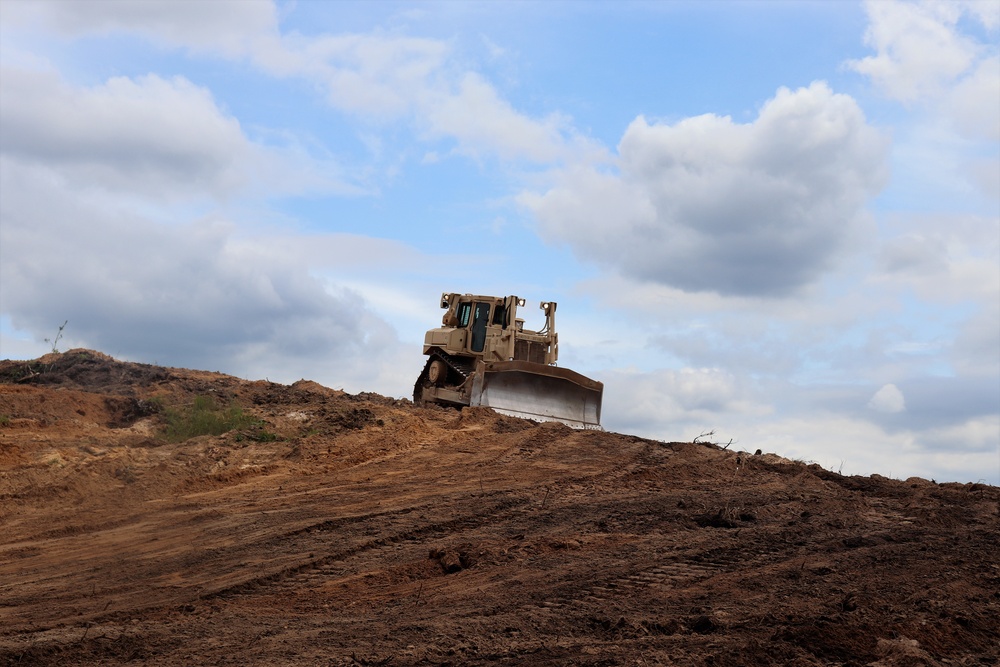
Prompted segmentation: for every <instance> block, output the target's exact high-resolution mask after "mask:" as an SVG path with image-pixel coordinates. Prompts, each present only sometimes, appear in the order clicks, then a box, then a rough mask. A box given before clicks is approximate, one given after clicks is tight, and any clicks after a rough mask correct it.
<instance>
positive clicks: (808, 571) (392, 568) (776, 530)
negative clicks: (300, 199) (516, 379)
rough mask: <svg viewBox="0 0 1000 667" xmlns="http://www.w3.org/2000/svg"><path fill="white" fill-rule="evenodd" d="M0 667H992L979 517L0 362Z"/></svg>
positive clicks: (965, 495) (769, 462)
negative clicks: (133, 666)
mask: <svg viewBox="0 0 1000 667" xmlns="http://www.w3.org/2000/svg"><path fill="white" fill-rule="evenodd" d="M0 526H2V528H3V530H2V531H0V665H3V664H10V665H26V664H35V665H39V664H41V665H47V664H51V665H56V664H60V665H61V664H94V665H97V664H101V665H106V664H119V663H129V662H131V663H141V664H150V665H198V664H204V665H208V664H212V665H216V664H221V665H226V664H229V665H282V664H288V665H292V664H295V665H300V664H323V665H331V664H332V665H358V664H362V665H363V664H385V665H424V664H427V665H442V664H451V665H524V664H545V665H618V664H621V665H631V664H670V665H748V666H749V665H817V666H818V665H859V666H860V665H871V666H879V667H889V666H896V665H899V666H903V665H989V664H1000V652H998V649H997V641H996V638H997V637H998V636H1000V489H997V488H996V487H991V486H986V485H982V484H965V485H962V484H935V483H933V482H930V481H927V480H922V479H910V480H906V481H899V480H892V479H887V478H884V477H880V476H877V475H873V476H871V477H843V476H841V475H838V474H836V473H833V472H830V471H827V470H824V469H822V468H820V467H819V466H815V465H805V464H802V463H797V462H793V461H788V460H786V459H783V458H782V457H780V456H779V455H776V454H761V455H756V456H755V455H753V454H749V453H747V452H734V451H731V450H729V449H723V448H720V447H718V446H715V445H711V444H700V443H680V442H660V441H655V440H648V439H643V438H637V437H634V436H628V435H620V434H614V433H604V432H595V431H585V432H581V431H575V430H572V429H570V428H568V427H565V426H563V425H561V424H536V423H534V422H530V421H526V420H520V419H515V418H511V417H505V416H502V415H498V414H496V413H494V412H492V411H489V410H486V409H467V410H464V411H462V412H457V411H454V410H445V409H439V408H416V407H414V406H413V405H412V404H411V403H410V402H409V401H406V400H396V399H391V398H386V397H382V396H378V395H375V394H360V395H350V394H346V393H344V392H341V391H336V390H332V389H328V388H326V387H322V386H321V385H318V384H316V383H315V382H310V381H307V380H301V381H299V382H296V383H294V384H292V385H290V386H285V385H280V384H276V383H272V382H266V381H255V382H251V381H243V380H239V379H237V378H233V377H229V376H225V375H220V374H217V373H207V372H202V371H190V370H185V369H174V368H160V367H156V366H149V365H145V364H134V363H130V362H119V361H116V360H114V359H112V358H110V357H107V356H106V355H103V354H101V353H98V352H94V351H89V350H72V351H70V352H67V353H65V354H62V355H46V356H45V357H42V358H41V359H38V360H35V361H31V362H13V361H4V362H0Z"/></svg>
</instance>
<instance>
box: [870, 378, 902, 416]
mask: <svg viewBox="0 0 1000 667" xmlns="http://www.w3.org/2000/svg"><path fill="white" fill-rule="evenodd" d="M868 407H869V408H871V409H872V410H875V411H876V412H888V413H896V412H903V411H905V410H906V399H905V398H904V397H903V392H901V391H900V390H899V387H897V386H896V385H894V384H887V385H883V386H882V388H881V389H879V390H878V391H876V392H875V395H874V396H872V398H871V400H870V401H868Z"/></svg>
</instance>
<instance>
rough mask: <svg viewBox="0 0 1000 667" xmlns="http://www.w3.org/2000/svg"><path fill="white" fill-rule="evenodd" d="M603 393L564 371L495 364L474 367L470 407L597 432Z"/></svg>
mask: <svg viewBox="0 0 1000 667" xmlns="http://www.w3.org/2000/svg"><path fill="white" fill-rule="evenodd" d="M603 394H604V385H603V384H602V383H600V382H597V381H595V380H591V379H590V378H588V377H585V376H583V375H580V374H579V373H576V372H574V371H571V370H569V369H567V368H559V367H557V366H548V365H545V364H538V363H533V362H530V361H499V362H493V363H482V364H480V366H479V367H478V368H477V372H476V374H475V378H474V381H473V385H472V396H471V400H470V405H481V406H484V407H488V408H492V409H493V410H495V411H497V412H499V413H501V414H505V415H510V416H512V417H523V418H525V419H534V420H536V421H558V422H562V423H563V424H566V425H567V426H571V427H573V428H580V429H598V430H600V429H601V399H602V397H603Z"/></svg>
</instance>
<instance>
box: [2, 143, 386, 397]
mask: <svg viewBox="0 0 1000 667" xmlns="http://www.w3.org/2000/svg"><path fill="white" fill-rule="evenodd" d="M0 189H2V191H3V192H4V193H5V196H4V197H3V198H2V202H0V218H2V220H3V226H2V238H0V260H2V261H0V298H2V301H3V304H4V310H5V312H6V313H8V314H9V316H10V319H11V322H12V324H13V326H14V327H16V328H18V329H23V330H33V331H48V330H49V329H51V328H52V326H53V322H56V320H58V322H56V325H58V323H59V322H62V321H63V320H69V321H70V322H71V323H72V324H71V327H72V329H71V333H72V337H73V339H74V340H79V341H84V342H85V343H86V344H87V345H89V346H93V347H96V348H99V349H101V350H103V351H107V352H109V353H111V354H115V355H122V356H125V357H127V358H133V359H139V360H144V361H160V362H161V363H167V362H168V361H169V363H172V364H176V365H189V366H192V367H196V368H209V369H219V370H228V371H229V372H235V369H237V368H240V369H244V368H246V367H247V364H248V363H251V362H252V361H253V360H254V359H257V360H260V359H268V360H269V361H270V363H271V370H270V372H269V373H268V375H269V376H270V377H271V379H285V380H294V379H297V377H302V376H303V375H306V374H307V373H306V371H308V370H309V369H313V372H311V373H308V375H309V376H311V377H316V371H321V372H323V373H324V374H325V376H326V377H325V378H324V379H327V380H328V381H330V382H333V383H339V384H340V386H345V385H348V386H351V387H352V388H353V389H355V390H359V389H368V390H371V389H376V390H377V389H383V390H384V389H386V386H385V385H384V384H383V385H382V386H379V383H380V382H384V381H385V378H379V377H378V376H379V373H380V371H379V370H378V369H379V368H383V369H387V370H388V369H391V366H392V364H387V365H385V366H382V365H381V363H380V362H382V361H384V360H385V359H386V358H387V357H392V355H393V354H394V353H395V352H396V351H397V347H398V344H397V340H396V334H395V332H394V330H393V329H392V328H391V327H390V326H389V325H388V324H387V323H386V322H385V321H384V320H383V319H381V318H379V317H377V316H376V315H374V314H373V313H372V312H371V311H370V309H369V308H368V307H367V306H366V304H365V302H364V301H363V299H362V298H361V297H360V296H359V295H358V294H357V293H354V292H351V291H349V290H345V289H342V288H338V287H336V286H334V285H329V284H327V283H326V282H325V281H322V280H320V279H318V278H317V277H316V276H314V275H313V274H312V273H311V272H310V270H309V268H308V266H307V265H304V264H303V262H302V258H301V257H300V256H299V255H298V254H297V253H289V252H285V251H283V249H282V246H281V245H280V244H272V243H270V241H269V239H267V238H259V237H257V238H255V237H245V236H240V235H239V234H238V233H237V231H236V229H235V227H234V225H233V224H232V223H230V222H228V221H225V220H212V219H206V220H200V221H194V222H190V223H184V224H173V225H163V224H158V223H155V222H151V221H150V220H148V219H145V218H144V217H143V216H142V215H140V214H137V213H135V212H133V211H131V210H129V209H127V208H121V207H118V208H114V207H110V206H107V205H106V203H105V202H104V201H103V200H97V201H95V200H88V199H87V198H85V197H81V196H78V195H77V194H76V193H74V192H73V191H72V189H71V188H69V187H67V184H66V183H65V182H58V181H56V182H53V181H52V180H51V179H50V178H49V174H47V173H46V172H43V171H40V170H37V169H20V168H18V169H14V168H11V167H10V165H9V163H7V162H6V161H5V162H4V163H3V164H0ZM341 242H344V240H343V239H341ZM390 245H392V244H390ZM393 363H395V360H393ZM390 372H391V370H390ZM292 375H296V376H297V377H292Z"/></svg>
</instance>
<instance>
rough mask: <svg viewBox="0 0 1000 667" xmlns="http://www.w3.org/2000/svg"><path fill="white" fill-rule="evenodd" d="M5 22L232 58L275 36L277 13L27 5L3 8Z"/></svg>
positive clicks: (236, 7) (259, 7)
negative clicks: (137, 38) (118, 35)
mask: <svg viewBox="0 0 1000 667" xmlns="http://www.w3.org/2000/svg"><path fill="white" fill-rule="evenodd" d="M4 14H5V17H4V18H5V21H9V22H11V23H13V24H14V25H17V26H33V25H37V24H42V25H46V26H51V27H52V28H54V29H55V30H57V31H58V32H60V33H62V34H64V35H68V36H80V35H106V34H109V33H112V32H120V31H128V32H137V33H140V34H143V35H145V36H147V37H150V38H152V39H154V40H156V41H159V42H161V43H167V44H182V45H184V46H187V47H188V48H191V49H193V50H198V51H208V52H219V53H222V54H225V55H228V56H238V55H242V54H244V53H246V52H247V51H249V50H251V49H252V48H253V46H254V45H255V43H257V42H258V41H259V40H260V39H261V38H262V37H265V36H267V35H272V34H275V33H276V31H277V25H278V22H277V12H276V8H275V5H274V3H273V2H270V1H269V0H213V1H212V2H198V3H187V2H174V1H173V0H143V1H142V2H123V1H122V0H75V1H74V2H61V1H60V0H33V1H32V2H10V3H5V5H4Z"/></svg>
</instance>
